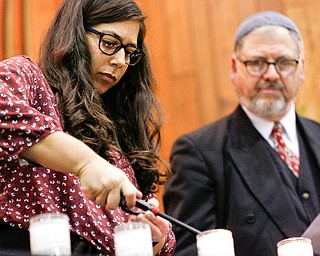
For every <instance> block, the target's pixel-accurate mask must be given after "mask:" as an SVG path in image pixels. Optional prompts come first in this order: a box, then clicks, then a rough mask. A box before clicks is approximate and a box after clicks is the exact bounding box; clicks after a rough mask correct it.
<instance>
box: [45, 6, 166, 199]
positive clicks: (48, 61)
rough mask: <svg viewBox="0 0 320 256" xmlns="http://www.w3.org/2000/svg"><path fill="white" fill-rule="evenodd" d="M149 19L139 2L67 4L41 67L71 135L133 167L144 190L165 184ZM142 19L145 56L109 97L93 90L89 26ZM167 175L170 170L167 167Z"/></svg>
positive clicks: (53, 29) (141, 41) (141, 40)
mask: <svg viewBox="0 0 320 256" xmlns="http://www.w3.org/2000/svg"><path fill="white" fill-rule="evenodd" d="M144 19H145V17H144V15H143V14H142V12H141V10H140V8H139V7H138V6H137V4H136V3H135V2H134V1H133V0H65V1H64V3H63V4H62V5H61V7H60V9H59V11H58V13H57V16H56V17H55V19H54V21H53V23H52V25H51V27H50V28H49V31H48V33H47V35H46V38H45V40H44V43H43V45H42V48H41V51H40V61H39V62H40V63H39V64H40V67H41V68H42V70H43V72H44V75H45V77H46V78H47V80H48V82H49V84H50V86H51V87H52V88H53V90H54V92H55V93H56V97H57V102H58V105H59V108H60V111H61V114H62V116H63V120H64V125H65V131H67V132H69V133H70V134H72V135H73V136H75V137H76V138H78V139H80V140H81V141H83V142H84V143H86V144H87V145H88V146H89V147H91V148H92V149H93V150H94V151H95V152H97V153H98V154H99V155H100V156H102V157H103V158H105V159H107V160H108V161H110V162H112V161H113V158H112V156H111V154H110V151H111V150H116V151H118V152H120V153H121V154H122V155H125V156H126V157H127V158H128V159H129V161H130V163H131V164H132V166H133V168H134V170H135V173H136V177H137V181H138V184H139V186H140V189H141V191H142V192H143V193H144V194H146V193H150V192H155V191H156V189H157V185H159V184H163V180H162V179H161V176H164V175H163V174H160V173H162V172H160V171H159V164H163V163H164V162H163V161H162V160H161V158H160V157H159V156H158V149H159V145H160V139H161V137H160V127H161V125H162V112H161V108H160V106H159V104H158V101H157V99H156V97H155V95H154V93H153V88H152V86H154V79H153V76H152V72H151V66H150V62H149V58H148V52H147V49H146V46H145V44H144V37H145V33H146V30H145V23H144ZM126 20H137V21H138V22H139V24H140V30H139V35H138V47H139V48H141V49H143V51H144V52H145V57H144V58H143V59H142V60H141V61H140V62H139V63H138V64H137V65H136V66H129V67H128V69H127V71H126V73H125V75H124V76H123V78H122V79H121V80H120V82H119V83H118V84H117V85H115V86H114V87H113V88H111V89H109V90H108V91H107V92H106V93H105V94H103V95H99V94H98V93H97V91H96V90H95V88H94V87H93V83H92V77H91V72H90V71H91V60H90V54H89V50H88V45H87V41H86V32H85V26H94V25H96V24H99V23H111V22H119V21H126ZM165 170H167V168H165Z"/></svg>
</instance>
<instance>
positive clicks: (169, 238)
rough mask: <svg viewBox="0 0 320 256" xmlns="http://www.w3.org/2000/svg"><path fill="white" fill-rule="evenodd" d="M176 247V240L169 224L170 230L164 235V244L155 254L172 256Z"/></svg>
mask: <svg viewBox="0 0 320 256" xmlns="http://www.w3.org/2000/svg"><path fill="white" fill-rule="evenodd" d="M175 247H176V238H175V235H174V233H173V231H172V225H171V223H170V230H169V231H168V233H167V235H166V242H165V244H164V246H163V247H162V249H161V251H160V252H158V253H157V256H170V255H173V253H174V249H175Z"/></svg>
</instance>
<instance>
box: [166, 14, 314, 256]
mask: <svg viewBox="0 0 320 256" xmlns="http://www.w3.org/2000/svg"><path fill="white" fill-rule="evenodd" d="M234 44H235V45H234V46H235V48H234V54H233V56H232V70H231V80H232V82H233V84H234V87H235V90H236V93H237V95H238V98H239V101H240V104H239V107H238V108H237V109H236V110H235V111H234V112H233V113H232V114H231V115H229V116H227V117H225V118H222V119H221V120H218V121H216V122H213V123H211V124H209V125H206V126H205V127H203V128H200V129H199V130H197V131H194V132H192V133H189V134H187V135H184V136H182V137H180V138H179V139H178V140H177V141H176V142H175V144H174V146H173V149H172V154H171V159H170V160H171V165H172V171H173V177H172V180H171V181H170V182H169V184H168V186H167V188H166V191H165V195H164V205H165V209H166V212H167V213H168V214H169V215H171V216H173V217H175V218H177V219H179V220H181V221H183V222H185V223H187V224H189V225H191V226H193V227H195V228H197V229H199V230H201V231H203V230H208V229H214V228H226V229H229V230H231V231H232V233H233V239H234V246H235V253H236V255H237V256H273V255H275V256H276V255H277V252H276V250H277V245H276V244H277V242H278V241H280V240H282V239H285V238H288V237H293V236H301V235H302V234H303V232H304V231H305V229H306V228H307V227H308V225H309V224H310V223H311V222H312V220H313V219H314V218H315V217H316V215H317V214H318V213H319V211H320V204H319V199H320V189H319V188H320V140H319V136H320V125H319V124H318V123H316V122H314V121H311V120H307V119H305V118H302V117H301V116H299V115H297V113H296V112H295V106H294V100H295V98H296V96H297V93H298V90H299V88H300V86H301V85H302V83H303V81H304V70H303V64H304V54H303V42H302V39H301V34H300V32H299V30H298V28H297V27H296V25H295V24H294V23H293V22H292V21H291V20H290V19H289V18H288V17H286V16H284V15H282V14H279V13H276V12H261V13H257V14H255V15H253V16H250V17H249V18H247V19H246V20H245V21H243V23H242V24H241V25H240V26H239V28H238V30H237V32H236V35H235V42H234ZM281 129H282V130H283V132H282V130H281ZM273 130H274V132H272V131H273ZM280 155H281V156H280ZM174 231H175V234H176V237H177V248H176V254H175V255H177V256H185V255H192V256H193V255H197V253H196V237H195V235H194V234H192V233H190V232H188V231H187V230H183V229H181V228H180V227H177V226H175V227H174Z"/></svg>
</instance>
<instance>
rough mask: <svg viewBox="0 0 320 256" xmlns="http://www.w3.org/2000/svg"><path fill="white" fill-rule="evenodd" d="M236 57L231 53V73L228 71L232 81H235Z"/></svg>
mask: <svg viewBox="0 0 320 256" xmlns="http://www.w3.org/2000/svg"><path fill="white" fill-rule="evenodd" d="M236 61H237V60H236V57H235V56H234V55H233V56H232V59H231V73H230V79H231V81H232V83H235V80H236V75H237V63H236Z"/></svg>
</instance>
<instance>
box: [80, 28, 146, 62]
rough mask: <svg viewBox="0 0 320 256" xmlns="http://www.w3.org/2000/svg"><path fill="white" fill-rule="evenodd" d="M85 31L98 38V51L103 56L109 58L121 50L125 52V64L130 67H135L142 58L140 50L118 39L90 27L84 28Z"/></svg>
mask: <svg viewBox="0 0 320 256" xmlns="http://www.w3.org/2000/svg"><path fill="white" fill-rule="evenodd" d="M85 29H86V30H87V31H89V32H91V33H93V34H96V35H98V36H100V38H99V49H100V51H101V52H103V53H104V54H106V55H109V56H110V55H114V54H116V53H117V52H118V51H120V49H121V48H123V49H124V51H125V62H126V64H128V65H130V66H134V65H136V64H137V63H138V62H139V61H140V60H141V58H142V57H143V56H144V52H143V51H142V50H141V49H139V48H137V47H136V46H134V45H131V44H128V45H124V44H123V43H122V42H121V41H120V39H119V38H117V37H115V36H114V35H111V34H105V33H102V32H100V31H98V30H95V29H93V28H90V27H85Z"/></svg>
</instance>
